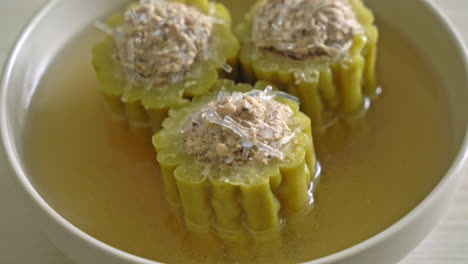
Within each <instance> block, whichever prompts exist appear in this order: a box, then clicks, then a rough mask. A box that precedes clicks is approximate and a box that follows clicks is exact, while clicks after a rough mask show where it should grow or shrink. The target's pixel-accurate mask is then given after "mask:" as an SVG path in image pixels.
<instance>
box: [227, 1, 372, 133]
mask: <svg viewBox="0 0 468 264" xmlns="http://www.w3.org/2000/svg"><path fill="white" fill-rule="evenodd" d="M266 1H267V0H260V1H258V2H257V3H256V4H255V5H254V6H253V8H252V10H251V11H250V12H249V14H247V16H246V21H245V22H244V23H242V24H240V25H238V27H237V28H236V34H237V36H238V38H239V41H240V42H241V50H240V54H239V60H240V65H241V72H242V77H243V78H244V80H246V81H248V82H251V83H254V82H255V81H256V80H267V81H269V82H272V83H274V84H275V85H277V86H278V87H279V88H281V89H283V90H285V91H287V92H288V93H291V94H293V95H296V96H298V97H299V98H300V100H301V111H303V112H304V113H306V114H307V115H308V116H309V117H310V118H311V119H312V127H313V129H314V131H320V132H323V131H325V129H326V127H327V126H328V125H330V124H331V123H332V122H333V121H335V120H336V119H337V117H338V115H339V113H341V115H342V116H343V117H344V118H345V119H346V118H349V119H351V118H355V117H360V116H363V114H365V109H364V105H365V100H366V98H369V99H374V98H376V97H377V95H378V89H379V88H378V87H377V84H376V79H375V65H376V53H377V41H378V29H377V27H376V26H375V25H374V16H373V14H372V11H371V10H370V9H368V8H367V7H366V6H365V5H364V4H363V2H362V1H361V0H348V2H349V4H350V5H351V6H352V9H353V11H354V12H355V14H356V17H357V19H358V22H359V23H360V24H361V25H362V27H363V28H364V33H363V34H357V35H355V37H354V41H353V44H352V46H351V48H350V49H349V51H348V53H349V58H347V59H346V60H341V61H338V62H331V61H329V60H326V59H323V58H322V59H321V58H312V59H305V60H299V59H293V58H291V57H288V56H285V55H282V54H279V53H277V52H273V51H269V50H265V49H259V48H257V47H256V46H255V44H254V42H253V40H252V38H251V34H252V22H253V18H254V16H255V14H256V13H257V11H258V10H259V9H260V7H261V6H262V5H263V4H264V3H265V2H266Z"/></svg>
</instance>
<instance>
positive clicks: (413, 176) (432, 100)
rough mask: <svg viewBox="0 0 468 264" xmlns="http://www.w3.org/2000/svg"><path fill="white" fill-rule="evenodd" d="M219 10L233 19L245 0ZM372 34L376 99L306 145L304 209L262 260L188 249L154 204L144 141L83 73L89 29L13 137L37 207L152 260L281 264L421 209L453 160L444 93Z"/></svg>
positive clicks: (387, 31)
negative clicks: (21, 143) (315, 163)
mask: <svg viewBox="0 0 468 264" xmlns="http://www.w3.org/2000/svg"><path fill="white" fill-rule="evenodd" d="M222 2H226V3H227V5H228V6H229V7H230V8H232V13H233V16H234V21H240V20H241V17H242V15H243V14H244V13H245V10H246V9H247V3H250V1H248V0H243V1H227V0H225V1H222ZM244 3H245V4H246V5H242V4H244ZM378 26H379V28H380V32H381V38H380V46H379V55H378V80H379V84H380V85H381V86H382V87H383V91H384V92H383V94H382V96H381V97H380V98H379V99H378V100H376V101H375V102H373V105H372V107H371V109H370V111H369V112H368V115H367V118H366V119H365V121H363V122H361V124H359V126H356V127H345V126H339V127H338V128H336V129H332V130H330V133H328V134H327V135H324V136H316V137H315V139H314V140H315V144H316V151H317V155H318V158H319V159H320V162H321V164H322V168H323V172H322V175H321V181H320V183H319V187H318V189H317V192H316V194H315V207H314V209H313V210H312V211H311V213H310V214H308V215H307V216H304V217H302V218H300V219H298V220H297V221H296V222H295V223H294V230H293V229H292V228H288V224H286V228H285V230H284V233H283V247H282V249H281V250H279V251H277V252H274V253H272V254H270V255H267V256H262V257H261V258H260V257H259V256H255V254H253V255H251V256H248V257H246V258H245V257H240V256H237V255H236V253H225V252H224V251H223V250H220V249H219V248H208V249H206V248H205V250H200V249H199V247H195V246H194V244H193V243H191V240H190V239H188V236H187V231H186V230H185V228H184V226H183V225H182V224H180V222H179V221H177V219H176V217H175V216H174V215H173V214H172V213H171V210H170V208H169V206H168V204H167V202H166V200H165V198H164V190H163V186H162V179H161V175H160V171H159V168H158V165H157V163H156V158H155V152H154V150H153V147H152V144H151V135H150V134H149V133H146V134H145V133H135V131H134V130H132V129H130V128H129V127H127V126H126V125H125V124H124V123H123V122H119V121H116V120H115V119H113V118H112V116H111V115H110V114H109V112H108V111H106V109H105V106H104V104H103V101H102V98H101V96H100V93H99V87H98V83H97V80H96V77H95V73H94V71H93V69H92V66H91V47H92V46H93V45H94V44H95V43H96V42H97V41H99V40H100V39H101V38H102V37H103V36H102V33H100V32H98V31H97V30H95V29H90V28H89V29H87V30H86V31H84V32H83V33H82V34H80V35H79V36H77V37H76V38H75V39H73V40H72V41H71V42H70V43H69V45H68V46H66V47H65V48H64V49H63V50H62V51H61V52H60V53H59V55H58V56H57V57H56V59H55V60H54V62H53V63H52V64H51V65H50V67H49V69H48V71H47V72H46V74H45V75H44V77H43V79H42V81H41V83H40V87H39V89H37V92H36V94H35V95H34V97H33V100H32V103H31V105H30V111H29V116H28V125H27V128H26V130H25V131H24V137H25V139H26V141H25V142H26V144H25V148H26V151H25V153H26V154H27V157H26V161H27V164H28V169H29V172H30V174H31V175H33V177H34V179H33V180H34V183H35V185H36V186H37V189H38V190H39V191H40V193H41V195H42V196H43V197H44V198H45V200H46V201H47V202H48V203H49V204H50V205H51V206H52V207H53V208H54V209H55V210H56V211H57V212H58V213H59V214H61V215H62V216H63V217H64V218H65V219H67V220H68V221H70V222H71V223H72V224H73V225H75V226H77V227H78V228H80V229H82V230H83V231H85V232H86V233H88V234H89V235H91V236H93V237H95V238H97V239H99V240H101V241H103V242H104V243H107V244H109V245H111V246H114V247H116V248H118V249H121V250H123V251H125V252H128V253H131V254H135V255H137V256H140V257H144V258H147V259H151V260H156V261H161V262H169V263H207V262H212V263H219V262H226V263H230V262H236V261H242V262H248V261H262V262H266V263H285V262H288V263H290V262H303V261H310V260H313V259H317V258H320V257H323V256H326V255H330V254H332V253H335V252H338V251H341V250H343V249H346V248H348V247H350V246H353V245H355V244H357V243H359V242H361V241H363V240H365V239H368V238H370V237H372V236H374V235H375V234H377V233H378V232H380V231H382V230H384V229H385V228H387V227H389V226H390V225H392V224H393V223H395V222H396V221H397V220H399V219H400V218H402V217H403V216H404V215H405V214H407V213H408V212H409V211H410V210H412V209H413V208H414V207H415V206H416V205H417V204H418V203H420V202H421V201H422V200H423V199H424V197H425V196H427V195H428V194H429V192H430V191H431V190H432V189H433V188H434V186H435V185H436V184H437V183H438V182H439V180H440V179H441V177H442V176H443V175H444V173H445V172H446V170H447V168H448V166H449V164H450V157H451V156H452V154H453V152H454V146H453V142H452V141H451V138H452V137H451V123H450V120H449V119H448V118H447V117H448V116H449V106H448V103H447V101H446V99H445V96H444V94H443V87H441V85H439V82H438V80H436V79H434V76H435V74H432V72H431V68H430V66H429V64H428V63H427V62H426V61H425V60H424V59H423V58H422V57H421V56H420V55H419V53H418V50H417V48H416V47H414V46H412V45H411V44H410V43H409V42H408V41H407V40H406V39H405V38H403V37H402V36H401V35H400V34H398V32H395V31H394V30H393V29H392V28H390V27H388V26H386V25H385V24H383V23H378ZM206 250H208V252H207V251H206Z"/></svg>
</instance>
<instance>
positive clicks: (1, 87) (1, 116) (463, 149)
mask: <svg viewBox="0 0 468 264" xmlns="http://www.w3.org/2000/svg"><path fill="white" fill-rule="evenodd" d="M62 1H63V0H50V1H48V2H47V3H46V4H44V5H43V6H42V7H41V8H40V9H39V10H38V11H36V13H35V15H34V16H33V18H32V19H30V20H29V22H28V23H27V24H26V26H24V27H23V29H22V30H21V34H20V35H19V37H18V38H17V39H16V41H15V42H14V44H13V47H12V48H11V50H10V52H9V55H8V57H7V58H8V59H7V61H6V63H5V65H4V69H3V73H2V76H1V84H0V129H1V134H2V135H1V137H2V142H3V146H4V149H5V152H6V154H7V155H6V157H7V160H8V162H9V164H10V166H11V167H12V168H13V171H14V174H15V176H16V177H14V178H16V180H17V181H18V182H19V184H20V185H21V186H22V188H23V190H24V191H25V192H26V193H27V194H28V196H29V198H30V199H31V200H33V201H34V203H35V204H36V206H38V207H40V208H41V210H42V211H43V212H45V214H46V215H47V217H48V218H49V219H51V220H52V221H53V222H55V223H56V224H58V225H59V226H60V227H61V228H62V230H66V231H67V232H69V233H70V234H72V235H73V236H75V237H77V238H79V239H80V240H81V241H82V242H85V243H86V244H87V245H88V246H90V247H94V248H97V249H98V250H100V251H102V252H104V253H107V254H111V255H114V256H115V257H118V258H120V259H122V260H125V261H130V262H133V263H141V264H157V263H159V262H157V261H152V260H148V259H145V258H143V257H139V256H136V255H133V254H131V253H127V252H125V251H123V250H120V249H117V248H115V247H113V246H110V245H108V244H106V243H104V242H102V241H100V240H98V239H96V238H94V237H93V236H91V235H89V234H87V233H85V232H84V231H82V230H81V229H79V228H77V227H76V226H74V225H73V224H72V223H70V222H69V221H68V220H66V219H65V218H64V217H62V216H61V215H60V214H59V213H58V212H56V211H55V210H54V209H53V208H52V207H51V206H50V205H49V204H48V203H47V202H46V201H45V199H44V198H42V196H41V195H40V194H39V193H38V191H37V190H36V189H35V188H34V186H33V185H32V183H31V182H30V181H29V179H28V177H27V176H26V175H27V173H26V171H25V169H24V168H23V165H22V164H21V162H20V159H19V157H18V154H17V152H16V151H15V147H14V145H13V143H12V142H13V138H14V136H13V135H12V134H10V133H9V129H7V127H8V120H9V119H8V116H7V110H6V105H7V104H6V93H7V88H8V84H9V82H10V77H11V73H12V69H13V67H14V65H15V61H16V57H17V56H18V54H19V52H20V51H21V49H22V47H23V44H24V42H25V41H26V39H27V38H28V36H29V35H30V34H31V32H33V30H34V28H35V26H36V25H37V24H38V23H40V22H41V20H42V19H44V17H45V16H47V14H48V13H49V12H50V11H51V10H52V9H53V8H54V7H55V6H57V5H59V4H60V3H61V2H62ZM418 1H419V2H421V3H422V4H424V5H425V6H426V7H427V8H428V9H429V12H431V14H432V16H433V17H434V18H435V19H437V20H438V23H440V24H441V25H442V26H443V27H444V29H445V31H447V32H448V33H449V34H450V36H451V39H450V41H451V42H453V43H454V44H455V45H456V48H457V52H458V53H459V54H461V55H462V57H461V58H460V59H461V60H462V62H463V65H464V71H465V72H466V76H467V78H468V49H467V47H465V45H464V42H463V40H462V38H461V36H460V34H459V32H458V31H457V30H455V27H454V26H453V24H452V22H451V21H450V20H449V19H448V18H447V16H446V15H445V14H444V13H443V12H442V11H441V8H440V7H439V6H438V5H437V4H436V3H434V2H433V1H431V0H418ZM465 130H466V131H465V135H464V136H463V141H462V144H461V145H460V146H459V150H458V152H457V154H456V157H455V159H454V160H453V162H452V164H451V166H450V168H449V169H448V170H447V171H446V173H445V175H444V176H443V177H442V179H441V180H440V181H439V183H438V184H437V185H436V186H435V187H434V189H433V190H432V191H431V192H430V193H429V194H428V195H427V196H426V197H425V198H424V200H422V201H421V202H420V203H419V204H418V205H417V206H416V207H415V208H413V209H412V210H411V211H410V212H409V213H407V214H406V215H405V216H403V217H402V218H400V219H399V220H398V221H397V222H395V223H393V224H392V225H391V226H389V227H387V228H386V229H384V230H382V231H381V232H379V233H377V234H376V235H374V236H372V237H370V238H368V239H366V240H364V241H362V242H360V243H358V244H356V245H353V246H351V247H349V248H346V249H344V250H342V251H339V252H336V253H333V254H331V255H329V256H325V257H322V258H319V259H315V260H312V261H309V262H306V263H309V264H323V263H332V262H335V261H339V260H343V259H346V258H349V257H351V256H353V255H357V254H359V253H361V252H363V251H365V250H366V249H368V248H370V247H372V246H373V245H376V244H378V243H379V242H382V241H385V240H386V239H388V238H389V237H391V236H392V234H394V233H396V232H397V231H398V230H400V229H402V228H403V227H404V226H406V225H408V224H409V223H410V222H412V221H413V220H414V219H415V218H417V217H418V216H419V215H421V214H422V213H423V212H424V211H425V210H426V209H427V208H428V207H429V206H430V205H431V204H432V203H433V202H434V200H436V199H437V196H438V195H439V194H440V193H441V191H442V190H443V189H445V188H446V187H445V186H446V185H449V184H450V181H451V180H452V178H454V177H456V176H457V175H459V173H458V172H460V171H461V170H462V167H463V164H465V163H466V162H467V159H468V127H467V128H465Z"/></svg>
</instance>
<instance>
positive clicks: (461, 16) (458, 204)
mask: <svg viewBox="0 0 468 264" xmlns="http://www.w3.org/2000/svg"><path fill="white" fill-rule="evenodd" d="M389 1H391V0H389ZM408 1H412V0H408ZM430 1H433V2H435V3H437V4H438V5H439V6H440V7H442V10H443V11H444V13H445V14H446V15H447V16H448V17H449V19H450V20H451V21H452V22H453V24H454V25H455V26H456V27H457V29H458V30H459V32H460V33H461V36H462V37H463V39H464V41H465V43H466V44H467V45H468V0H430ZM45 2H46V0H0V35H1V36H2V37H1V40H0V65H3V63H4V60H5V59H6V57H7V54H8V52H9V49H10V47H11V45H13V43H14V40H15V38H16V37H17V35H18V34H19V33H20V31H21V29H22V27H23V26H24V25H25V23H26V22H27V21H28V20H29V18H30V17H31V16H32V15H33V13H34V11H35V10H37V9H38V8H39V7H40V6H41V5H42V4H43V3H45ZM26 263H27V264H38V263H41V264H43V263H47V264H72V261H70V260H69V259H67V258H66V257H65V256H63V254H62V253H60V251H58V250H57V249H56V248H55V247H54V246H53V245H52V244H51V243H50V242H49V241H48V240H47V238H46V237H45V236H44V235H43V234H42V233H41V231H40V230H39V228H38V227H37V226H36V225H35V224H34V219H33V218H32V216H31V213H30V212H29V208H28V205H27V202H26V200H25V199H24V198H22V195H21V190H20V189H19V187H18V186H17V185H16V182H15V180H14V179H13V178H12V171H11V169H10V168H9V166H8V164H7V162H6V158H5V154H4V151H3V147H2V146H1V144H0V264H26ZM436 263H437V264H441V263H444V264H462V263H463V264H466V263H468V176H466V177H465V179H464V181H463V184H462V186H461V187H460V189H459V191H458V193H457V195H456V197H455V200H454V201H453V202H452V204H451V206H450V208H449V210H448V213H447V214H446V215H445V217H444V218H443V220H442V222H441V223H440V224H439V225H438V227H437V228H436V229H435V230H434V231H433V232H432V233H431V234H430V235H429V236H428V237H427V238H426V239H425V240H424V241H423V242H422V243H421V245H420V246H419V247H418V248H416V249H415V250H414V251H413V252H412V253H411V254H410V255H409V256H408V257H407V258H406V259H404V260H403V261H402V262H401V263H400V264H436Z"/></svg>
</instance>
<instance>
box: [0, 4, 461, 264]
mask: <svg viewBox="0 0 468 264" xmlns="http://www.w3.org/2000/svg"><path fill="white" fill-rule="evenodd" d="M125 2H127V1H125V0H101V1H93V0H67V1H65V0H53V1H51V2H50V3H49V4H47V5H46V6H45V7H44V8H43V9H42V10H41V11H39V13H38V14H37V15H36V17H35V18H34V19H33V20H32V21H31V22H30V24H29V25H28V26H27V27H26V29H25V30H24V33H23V35H22V36H21V38H20V39H19V40H18V42H17V44H16V47H15V48H14V49H13V51H12V53H11V55H10V59H9V62H8V65H7V66H6V68H5V72H4V75H3V81H2V84H1V98H0V100H1V101H0V107H1V108H0V114H1V131H2V137H3V142H4V144H5V149H6V152H7V154H8V157H9V160H10V163H11V165H12V167H13V168H14V171H15V172H16V178H17V179H18V182H19V183H20V185H21V186H22V187H23V189H24V190H25V195H27V196H28V197H29V198H30V200H31V203H32V204H33V205H34V208H36V209H37V215H38V221H39V223H40V224H41V226H42V227H43V229H44V230H45V232H46V233H47V234H48V236H49V238H50V240H52V241H53V242H54V243H55V245H56V246H57V247H58V248H60V249H61V250H62V251H63V252H64V253H65V254H66V255H67V256H69V257H70V258H72V259H73V260H75V261H76V262H77V263H86V264H90V263H99V264H106V263H112V264H120V263H122V264H124V263H148V264H149V263H153V264H154V263H155V262H152V261H149V260H145V259H142V258H139V257H137V256H133V255H130V254H127V253H125V252H123V251H120V250H118V249H115V248H113V247H110V246H108V245H106V244H104V243H102V242H100V241H98V240H96V239H94V238H92V237H91V236H89V235H87V234H85V233H84V232H82V231H81V230H79V229H77V228H76V227H74V226H73V225H72V224H70V223H69V222H68V221H67V220H66V219H64V218H62V217H61V216H60V215H59V214H57V213H56V212H55V211H54V209H53V208H51V207H50V206H49V205H48V204H47V201H45V200H44V199H43V198H42V197H41V196H40V195H39V194H38V192H37V191H36V189H35V188H34V183H33V182H32V181H31V180H30V177H29V175H28V174H27V173H26V170H25V167H24V164H23V158H22V157H23V153H22V141H21V137H20V135H21V134H22V133H21V132H22V130H23V128H24V125H25V124H24V122H25V116H26V113H27V105H28V104H29V100H30V97H31V96H32V94H33V93H34V91H35V89H36V88H37V85H38V82H39V80H40V78H41V76H42V74H43V73H44V71H45V70H46V69H47V66H48V65H49V63H50V62H51V60H53V58H54V56H55V55H56V54H57V52H58V51H59V50H60V48H61V47H63V46H64V45H66V43H67V42H68V41H69V40H70V39H72V37H73V36H75V35H76V34H77V33H79V32H80V31H81V30H83V28H85V27H86V26H89V25H90V24H91V23H92V22H93V21H95V20H96V19H98V18H102V17H104V16H105V15H107V14H109V13H110V12H111V11H114V10H115V9H117V8H119V7H121V6H122V4H123V3H125ZM366 2H367V4H368V5H369V6H370V7H371V8H372V9H373V10H374V12H375V13H376V14H377V15H378V17H379V18H380V19H382V20H384V21H385V22H387V23H389V24H391V25H392V26H393V27H394V28H396V29H397V30H398V31H400V32H401V33H402V34H403V35H404V36H405V37H406V38H408V39H410V41H411V42H413V43H414V44H415V45H417V47H418V48H419V49H420V50H421V52H422V54H423V55H424V56H425V57H426V58H427V60H428V61H430V62H431V63H432V67H433V70H434V72H436V73H437V74H438V75H439V76H438V78H439V79H440V80H441V82H442V84H443V87H445V89H446V90H447V95H448V98H449V100H450V105H451V106H452V109H451V115H452V116H451V118H452V119H453V121H454V128H453V129H454V130H455V131H454V133H453V134H454V135H455V138H454V140H455V142H456V144H457V146H458V148H459V151H458V155H457V157H456V158H454V159H453V163H452V166H451V168H450V170H449V171H447V173H446V175H445V176H444V177H443V179H442V180H441V181H440V183H439V184H438V185H437V187H436V188H435V189H434V190H433V191H432V192H431V193H430V195H428V196H427V197H426V199H425V200H424V201H423V202H422V203H421V204H419V205H418V206H417V207H416V208H415V209H414V210H412V211H411V212H410V213H409V214H408V215H406V216H405V217H404V218H402V219H401V220H400V221H398V222H397V223H395V224H393V225H392V226H390V227H389V228H387V229H386V230H384V231H383V232H381V233H379V234H377V235H376V236H374V237H372V238H370V239H368V240H366V241H364V242H362V243H360V244H358V245H355V246H353V247H351V248H349V249H346V250H344V251H342V252H339V253H336V254H333V255H331V256H328V257H325V258H322V259H318V260H315V261H312V262H310V263H311V264H318V263H346V264H366V263H369V264H375V263H379V264H384V263H395V262H397V261H399V260H400V259H402V258H403V257H404V256H406V255H407V254H408V253H409V252H410V251H411V250H412V249H413V248H414V247H416V245H417V244H418V243H419V242H420V241H422V239H423V238H424V237H425V236H426V235H427V234H428V233H429V232H430V230H431V229H432V228H433V227H434V226H435V225H436V223H437V222H438V220H439V219H440V217H441V215H443V213H444V211H445V209H446V208H447V206H448V204H449V202H450V199H451V197H452V196H453V194H454V192H455V190H456V186H457V183H458V182H459V180H460V178H461V175H462V174H463V172H464V170H465V169H466V167H467V166H466V157H467V154H468V149H467V139H466V135H467V131H468V130H467V121H468V116H467V115H468V104H467V103H466V102H468V70H467V69H468V68H467V56H466V52H465V50H464V48H463V46H462V44H461V41H460V38H459V37H458V36H457V34H456V33H455V32H454V31H453V27H451V26H450V25H449V23H448V22H447V20H446V19H445V18H444V17H443V16H442V15H441V14H440V12H439V11H438V8H437V7H434V6H433V5H432V4H430V3H429V2H428V1H424V0H410V1H408V0H392V1H388V0H367V1H366Z"/></svg>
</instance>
